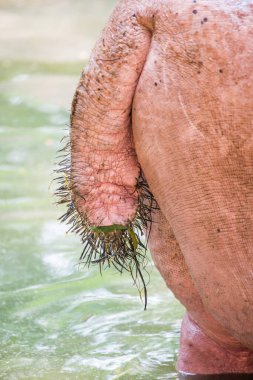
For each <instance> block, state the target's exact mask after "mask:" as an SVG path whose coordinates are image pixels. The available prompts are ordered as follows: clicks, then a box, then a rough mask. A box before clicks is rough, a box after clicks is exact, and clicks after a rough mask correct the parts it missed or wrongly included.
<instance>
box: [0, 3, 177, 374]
mask: <svg viewBox="0 0 253 380" xmlns="http://www.w3.org/2000/svg"><path fill="white" fill-rule="evenodd" d="M114 3H115V1H102V0H101V1H98V0H97V1H95V2H90V1H76V2H75V4H73V5H71V2H70V0H68V1H67V0H65V1H55V2H53V3H52V2H49V1H44V2H42V1H39V0H38V1H36V2H32V1H28V0H27V1H22V2H21V1H14V0H13V1H1V0H0V15H1V17H2V20H4V22H3V25H2V28H5V30H6V33H5V35H4V36H3V35H2V36H1V37H0V40H2V41H1V42H5V44H6V43H7V44H8V47H9V49H8V48H7V47H6V45H4V46H5V47H4V48H3V49H2V48H1V51H0V58H1V63H0V69H1V70H0V91H1V94H0V141H1V149H0V237H1V238H0V251H1V268H0V309H1V313H0V326H1V327H0V339H1V352H0V378H1V379H8V380H12V379H29V380H32V379H90V380H93V379H108V380H109V379H176V378H177V376H176V374H175V364H174V363H175V357H176V354H177V348H178V335H179V327H180V319H181V316H182V311H183V310H182V308H181V306H179V304H178V303H177V302H176V301H175V299H174V298H173V297H172V295H171V294H170V293H169V292H168V291H167V289H166V288H165V285H164V284H163V282H162V280H161V278H160V277H159V274H158V273H157V271H156V270H155V269H154V268H153V266H152V264H150V272H151V281H150V285H149V287H148V292H149V300H148V302H149V304H148V310H147V311H146V312H144V311H143V306H142V304H141V302H140V299H139V297H138V293H137V291H136V289H135V287H134V286H133V285H132V282H131V279H130V278H129V277H128V276H125V275H123V276H120V275H119V274H117V273H115V272H113V271H112V272H111V271H107V272H105V273H104V274H103V277H100V275H99V274H98V272H97V270H96V268H94V269H92V270H89V271H88V270H86V269H85V270H84V269H83V268H79V267H78V266H77V261H78V257H79V253H80V250H81V247H80V244H79V241H78V239H77V238H76V237H74V236H69V235H66V228H65V227H64V226H62V225H60V224H59V223H58V221H57V218H58V217H59V216H60V214H61V213H62V210H61V209H59V208H56V207H55V206H54V205H53V199H52V192H53V189H52V187H51V188H50V182H51V180H52V170H53V164H54V159H55V152H56V151H57V149H59V147H60V145H59V141H60V139H61V137H62V136H63V129H64V127H65V126H67V125H68V117H69V108H70V103H71V97H72V95H73V91H74V88H75V86H76V82H77V80H78V77H79V74H80V71H81V68H82V66H83V64H84V62H85V59H87V57H88V55H89V51H90V48H91V47H92V45H93V44H94V39H95V38H96V36H97V34H98V32H99V31H100V30H101V28H102V26H103V24H104V21H105V19H106V17H107V16H108V14H109V12H110V9H111V8H112V6H113V5H114ZM82 12H83V13H82ZM35 15H37V20H35V19H34V17H35ZM56 15H57V22H58V21H59V23H57V24H55V20H56ZM22 17H23V18H22ZM64 23H65V24H64ZM58 24H59V25H58ZM26 25H30V29H29V30H27V28H26ZM54 25H55V26H54ZM64 25H65V29H64ZM45 28H46V29H45ZM53 31H54V32H55V33H53ZM52 35H53V37H51V36H52ZM71 41H72V42H71ZM73 41H74V42H73ZM56 42H58V44H56ZM64 42H65V49H64V52H63V51H62V48H63V43H64ZM52 44H55V45H54V47H55V49H52ZM38 47H39V48H38Z"/></svg>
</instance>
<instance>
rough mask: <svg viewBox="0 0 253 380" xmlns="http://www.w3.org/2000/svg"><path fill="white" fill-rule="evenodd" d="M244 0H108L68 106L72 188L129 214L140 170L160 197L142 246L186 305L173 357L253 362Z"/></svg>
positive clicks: (102, 212) (250, 36)
mask: <svg viewBox="0 0 253 380" xmlns="http://www.w3.org/2000/svg"><path fill="white" fill-rule="evenodd" d="M252 12H253V5H252V3H251V1H235V0H234V1H232V0H231V1H230V0H223V1H222V0H220V1H218V0H212V1H211V0H209V1H208V0H197V1H192V0H191V1H188V0H186V1H180V0H170V1H169V0H168V1H167V0H156V1H155V0H153V1H152V0H143V1H140V0H128V1H127V0H125V1H121V2H119V4H118V6H117V7H116V9H115V11H114V13H113V15H112V16H111V18H110V20H109V22H108V24H107V26H106V28H105V29H104V31H103V33H102V35H101V37H100V38H99V40H98V42H97V44H96V47H95V49H94V51H93V53H92V56H91V59H90V62H89V65H88V66H87V68H86V70H85V71H84V73H83V75H82V77H81V80H80V83H79V86H78V89H77V92H76V95H75V98H74V101H73V108H72V119H71V125H72V128H71V143H72V151H71V154H72V172H73V175H74V178H75V191H74V192H75V202H76V205H77V208H78V210H79V212H80V213H83V214H85V215H86V217H87V219H88V220H89V223H90V224H91V225H101V226H106V225H112V224H127V223H128V222H129V220H133V218H134V216H135V213H136V208H137V203H138V200H137V198H138V193H137V191H136V181H137V178H138V176H139V173H140V167H141V169H142V170H143V172H144V174H145V177H146V179H147V182H148V184H149V187H150V189H151V191H152V192H153V194H154V196H155V198H156V200H157V202H158V204H159V207H160V210H161V211H159V212H157V213H156V214H153V219H154V221H155V223H153V225H152V231H151V238H150V241H149V247H150V250H151V252H152V256H153V259H154V262H155V264H156V266H157V268H158V270H159V271H160V273H161V275H162V276H163V278H164V280H165V282H166V284H167V285H168V287H169V288H170V289H171V290H172V291H173V292H174V294H175V296H176V297H177V298H178V299H179V300H180V301H181V303H182V304H183V305H184V306H185V307H186V309H187V313H186V316H185V318H184V321H183V324H182V329H181V348H180V354H179V359H178V364H177V368H178V370H179V371H181V372H183V373H184V372H185V373H196V374H217V373H218V374H219V373H253V351H252V350H253V317H252V316H253V289H252V287H253V280H252V273H253V248H252V247H253V233H252V232H253V231H252V227H253V221H252V218H253V213H252V208H253V202H252V201H253V153H252V152H253V151H252V148H253V132H252V131H253V125H252V124H253V107H252V105H253V76H252V70H253V58H252V57H253V32H252V25H253V16H252Z"/></svg>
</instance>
